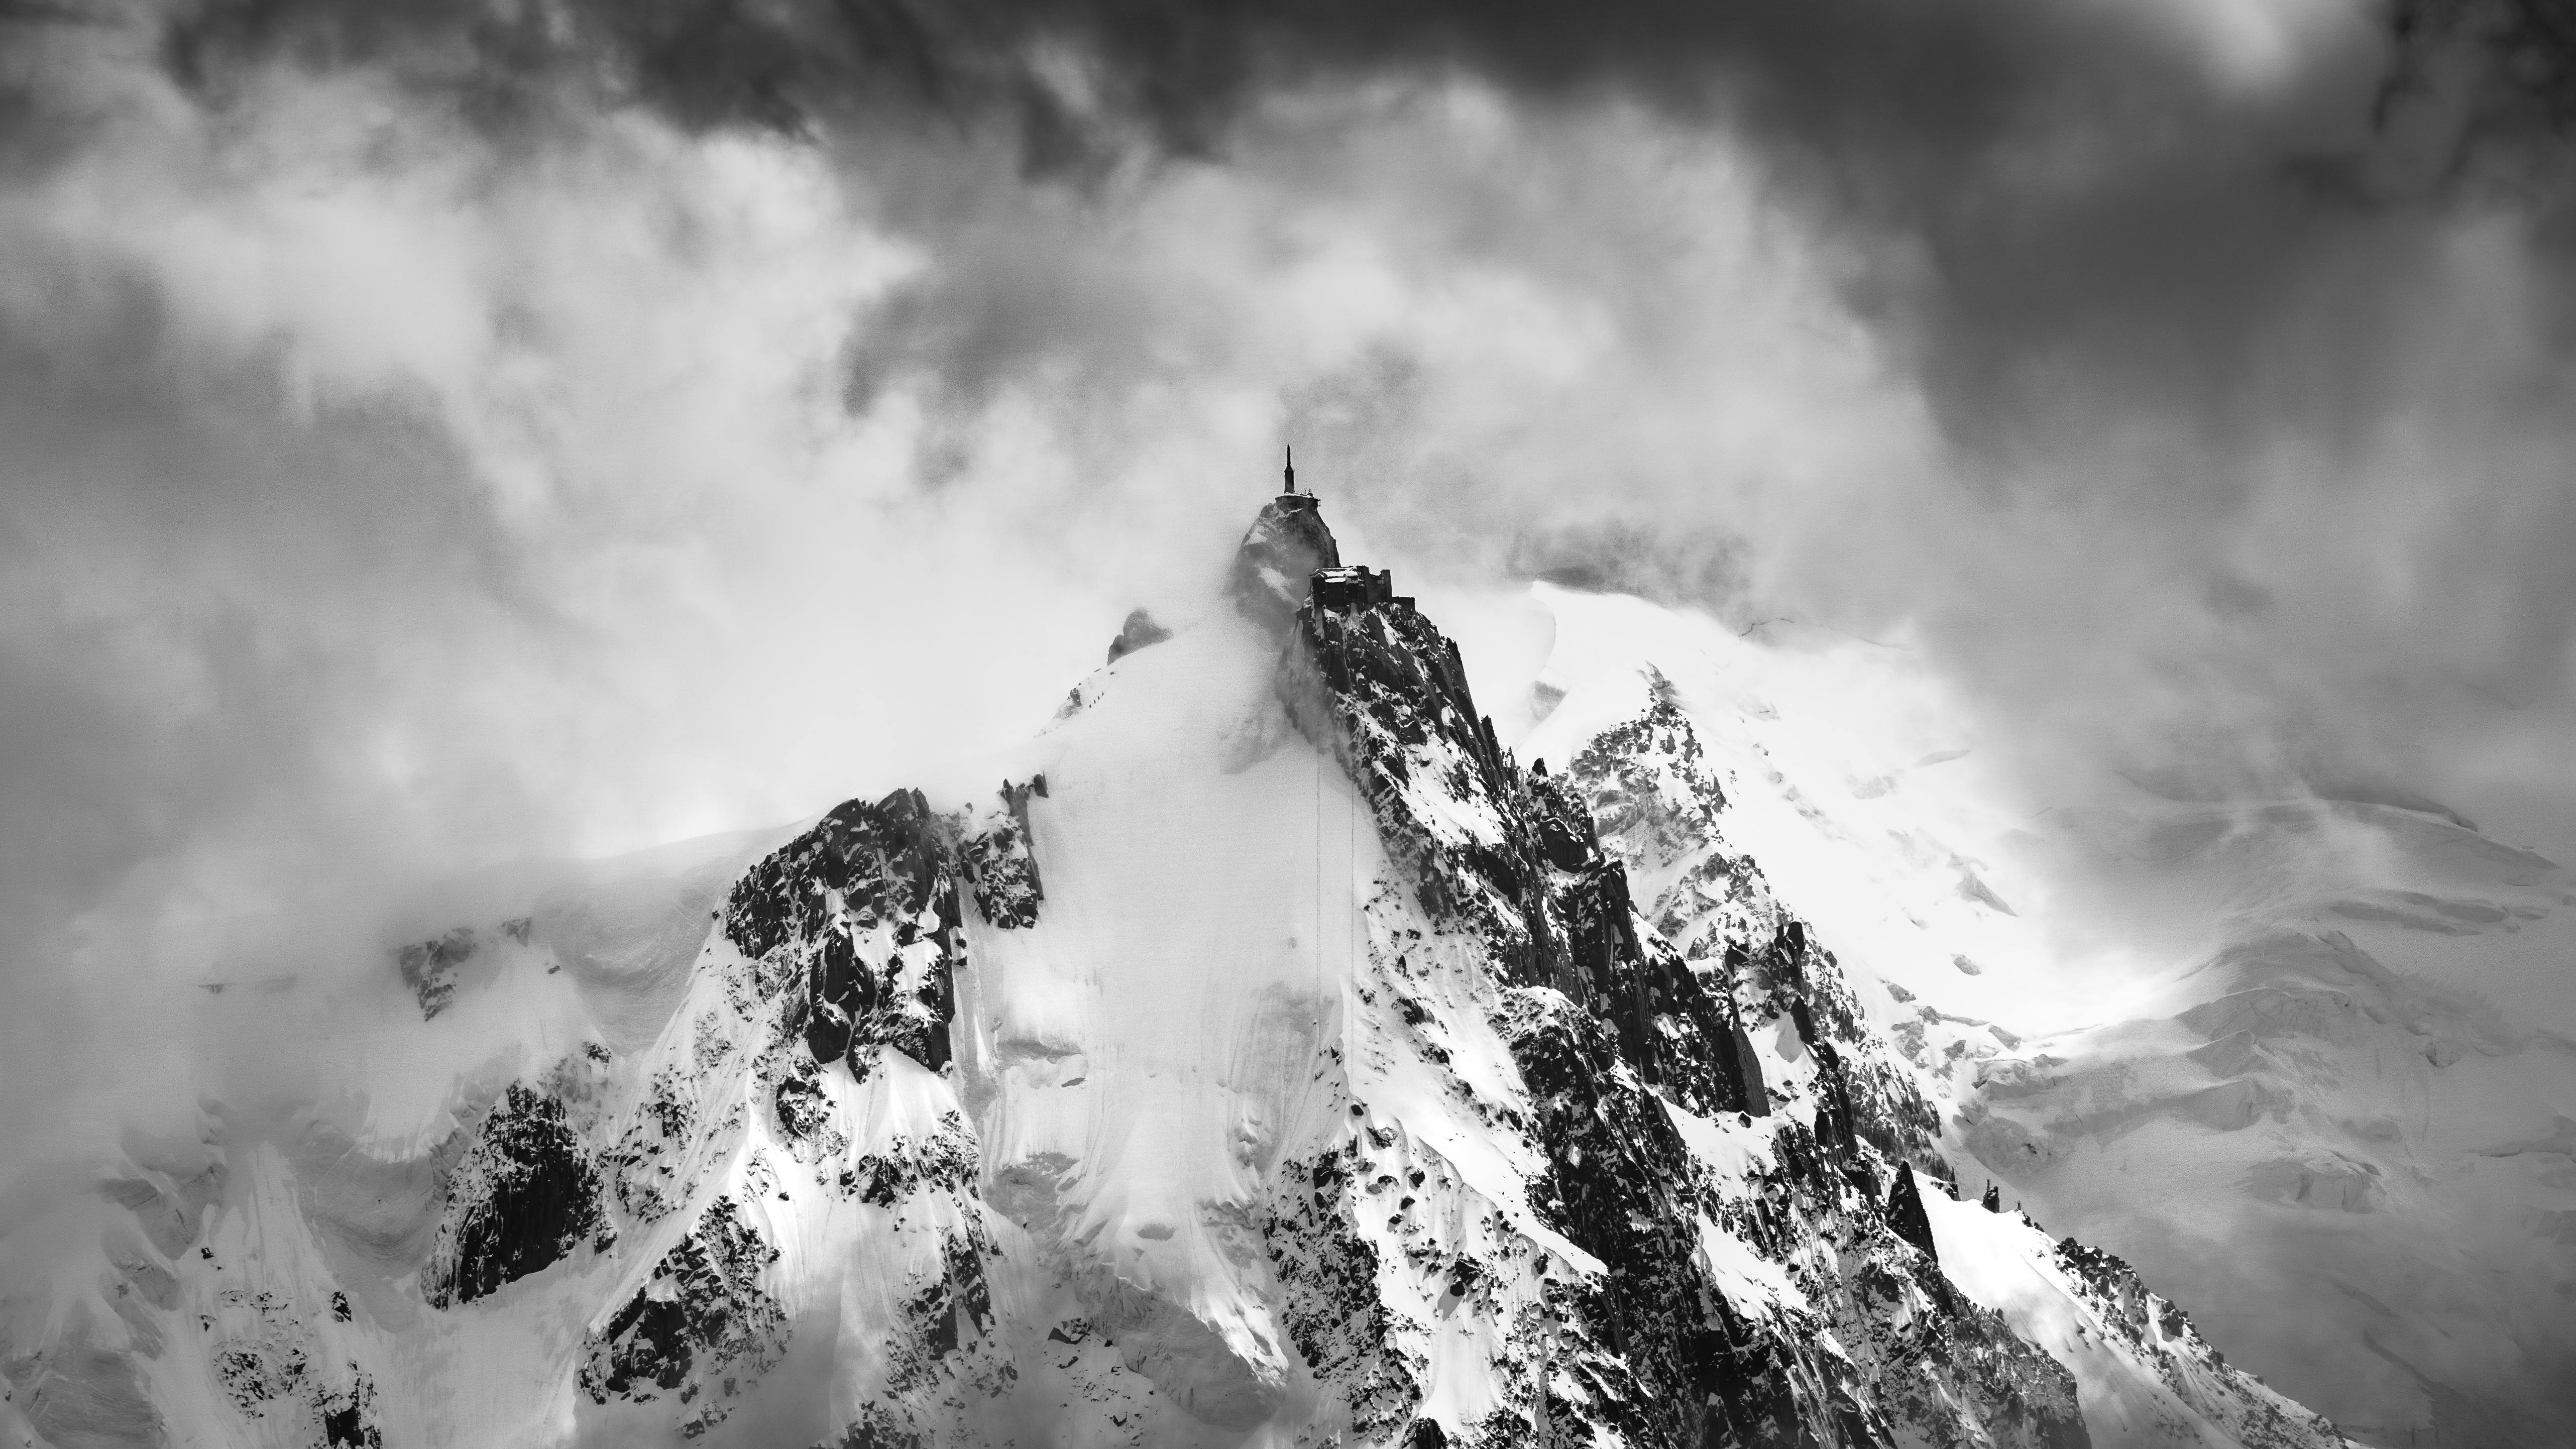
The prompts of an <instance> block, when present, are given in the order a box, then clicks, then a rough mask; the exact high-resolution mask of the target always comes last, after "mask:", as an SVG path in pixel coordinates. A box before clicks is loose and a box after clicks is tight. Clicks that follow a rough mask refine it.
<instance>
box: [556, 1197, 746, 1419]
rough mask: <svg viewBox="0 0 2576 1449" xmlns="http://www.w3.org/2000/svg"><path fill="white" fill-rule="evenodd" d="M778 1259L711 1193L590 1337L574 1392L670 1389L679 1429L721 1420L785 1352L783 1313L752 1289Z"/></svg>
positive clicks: (601, 1399)
mask: <svg viewBox="0 0 2576 1449" xmlns="http://www.w3.org/2000/svg"><path fill="white" fill-rule="evenodd" d="M777 1257H778V1250H777V1249H775V1248H772V1247H771V1246H770V1245H769V1243H768V1242H767V1240H765V1239H764V1238H762V1237H761V1235H760V1233H759V1231H758V1230H757V1229H755V1228H754V1227H753V1226H752V1225H751V1223H750V1222H749V1221H748V1220H747V1219H745V1218H744V1217H743V1215H742V1211H741V1209H740V1208H738V1207H736V1206H735V1205H734V1203H733V1200H732V1199H731V1198H723V1197H720V1198H717V1199H716V1200H715V1202H714V1203H712V1204H710V1205H709V1206H708V1208H707V1210H706V1211H705V1212H704V1213H702V1214H700V1215H699V1218H698V1221H697V1224H696V1226H695V1227H694V1228H692V1229H691V1230H690V1232H689V1234H688V1235H687V1236H686V1237H683V1238H682V1239H681V1240H680V1241H679V1243H678V1244H677V1245H676V1246H674V1247H673V1248H672V1249H671V1251H670V1252H668V1253H666V1254H664V1255H663V1257H662V1261H661V1262H659V1263H657V1264H655V1265H654V1268H653V1276H652V1278H651V1279H650V1280H649V1281H648V1282H646V1284H645V1285H644V1286H643V1287H642V1288H640V1289H638V1290H637V1291H636V1294H635V1296H634V1297H633V1298H630V1299H628V1300H627V1302H626V1306H625V1307H623V1308H620V1309H619V1310H618V1311H617V1313H616V1315H615V1316H614V1317H613V1318H611V1319H610V1320H609V1322H608V1324H607V1326H606V1327H605V1328H604V1329H602V1330H601V1331H599V1332H597V1333H595V1334H593V1335H591V1337H590V1339H589V1340H588V1342H587V1344H586V1349H585V1357H584V1360H583V1363H582V1366H581V1372H580V1383H581V1388H582V1392H584V1393H586V1394H588V1395H590V1398H591V1402H593V1403H600V1404H604V1403H606V1402H608V1401H609V1399H611V1398H621V1399H626V1400H628V1401H630V1402H634V1403H648V1402H650V1401H652V1400H653V1399H654V1398H655V1397H657V1394H656V1390H659V1391H661V1392H663V1393H672V1394H675V1395H676V1396H677V1398H678V1400H679V1402H680V1403H681V1404H682V1405H686V1406H689V1407H688V1412H686V1413H685V1414H683V1415H682V1417H681V1420H680V1429H681V1432H682V1433H683V1434H684V1435H687V1436H689V1437H692V1438H694V1437H696V1436H697V1435H699V1434H703V1433H705V1432H706V1431H707V1430H708V1429H710V1428H712V1427H714V1426H715V1425H717V1424H719V1423H722V1422H723V1421H724V1419H725V1418H726V1416H727V1415H729V1414H730V1413H732V1411H733V1404H732V1401H733V1400H734V1399H735V1398H737V1397H739V1396H740V1395H741V1394H742V1393H743V1391H744V1390H746V1389H748V1388H749V1387H750V1386H751V1385H752V1383H753V1382H755V1381H756V1380H758V1379H759V1377H760V1376H761V1375H762V1374H764V1373H766V1372H768V1371H769V1370H770V1369H772V1368H774V1367H776V1366H777V1365H778V1362H779V1361H780V1359H782V1358H783V1357H784V1356H785V1355H786V1350H787V1334H788V1325H787V1315H786V1312H785V1310H783V1309H782V1308H781V1307H780V1306H779V1304H778V1302H777V1300H775V1299H773V1298H771V1297H770V1296H769V1295H768V1294H767V1293H765V1292H763V1291H762V1290H761V1287H760V1277H761V1270H762V1269H763V1268H765V1267H767V1266H768V1265H769V1264H770V1263H772V1262H774V1261H776V1260H777Z"/></svg>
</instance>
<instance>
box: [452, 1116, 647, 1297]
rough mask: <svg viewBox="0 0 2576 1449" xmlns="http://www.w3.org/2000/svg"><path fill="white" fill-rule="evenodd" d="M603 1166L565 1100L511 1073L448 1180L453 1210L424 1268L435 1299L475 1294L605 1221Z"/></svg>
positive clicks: (557, 1255) (527, 1270)
mask: <svg viewBox="0 0 2576 1449" xmlns="http://www.w3.org/2000/svg"><path fill="white" fill-rule="evenodd" d="M599 1194H600V1174H599V1169H598V1167H597V1166H596V1165H595V1164H594V1163H593V1162H592V1160H591V1157H590V1154H589V1151H588V1150H587V1149H586V1148H585V1147H583V1145H582V1142H581V1138H580V1136H579V1135H578V1134H577V1133H575V1132H574V1131H573V1130H572V1128H571V1127H570V1126H569V1125H567V1123H566V1122H565V1120H564V1107H563V1103H561V1102H559V1101H557V1100H556V1099H555V1098H553V1097H552V1096H549V1095H546V1094H545V1093H542V1092H538V1091H535V1090H532V1089H530V1088H529V1087H527V1086H525V1085H523V1084H521V1083H517V1082H513V1083H511V1084H510V1087H509V1090H508V1091H506V1092H505V1093H503V1094H502V1098H501V1100H500V1101H499V1102H497V1103H495V1104H494V1105H493V1107H492V1110H491V1112H490V1113H489V1114H488V1115H487V1116H485V1118H484V1119H483V1125H482V1128H481V1130H480V1131H479V1132H478V1133H477V1134H476V1137H475V1140H474V1143H473V1145H472V1146H470V1147H469V1148H467V1149H466V1152H465V1155H464V1157H463V1158H462V1159H460V1160H459V1161H458V1163H457V1165H456V1169H455V1171H454V1172H453V1173H451V1174H450V1176H449V1179H448V1199H449V1202H448V1210H447V1216H446V1217H445V1218H444V1219H443V1220H442V1221H441V1222H440V1223H439V1226H438V1234H437V1237H436V1238H435V1239H434V1240H433V1242H432V1245H431V1248H430V1256H429V1263H428V1265H427V1266H426V1267H425V1268H424V1269H423V1270H422V1275H421V1276H422V1284H423V1291H424V1292H425V1294H426V1295H427V1297H428V1299H429V1302H430V1306H432V1307H434V1308H446V1307H449V1306H451V1305H454V1304H459V1303H470V1302H472V1301H473V1300H475V1299H477V1298H481V1297H484V1296H485V1295H487V1294H490V1293H492V1292H494V1291H495V1290H497V1289H499V1288H500V1287H501V1285H503V1284H505V1283H512V1282H516V1281H517V1280H519V1279H521V1278H524V1277H526V1276H528V1275H529V1274H531V1273H534V1272H536V1271H538V1270H539V1269H542V1268H544V1267H546V1266H548V1265H549V1264H552V1263H554V1262H556V1261H557V1260H559V1259H561V1258H562V1257H563V1256H564V1255H565V1254H567V1253H570V1252H571V1251H572V1250H573V1249H574V1248H575V1247H577V1246H579V1244H580V1242H581V1240H582V1239H583V1238H586V1237H589V1236H591V1235H592V1234H594V1233H600V1232H602V1231H603V1230H604V1227H605V1222H604V1219H603V1217H602V1214H601V1212H600V1200H599Z"/></svg>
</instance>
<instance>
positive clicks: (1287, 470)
mask: <svg viewBox="0 0 2576 1449" xmlns="http://www.w3.org/2000/svg"><path fill="white" fill-rule="evenodd" d="M1280 454H1281V458H1282V461H1281V464H1280V468H1279V477H1280V489H1279V491H1280V492H1282V493H1294V492H1296V491H1297V450H1296V449H1295V448H1293V447H1288V446H1285V445H1282V446H1281V448H1280Z"/></svg>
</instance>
